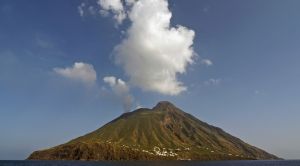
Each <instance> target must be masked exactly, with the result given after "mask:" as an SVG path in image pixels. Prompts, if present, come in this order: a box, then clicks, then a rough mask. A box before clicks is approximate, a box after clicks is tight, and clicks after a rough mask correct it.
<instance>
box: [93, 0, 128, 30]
mask: <svg viewBox="0 0 300 166" xmlns="http://www.w3.org/2000/svg"><path fill="white" fill-rule="evenodd" d="M98 4H99V6H100V7H101V8H102V10H100V13H102V14H103V13H106V14H105V15H107V12H108V11H110V12H112V13H113V14H114V19H115V20H116V21H117V23H118V24H121V23H122V22H123V20H124V19H125V18H126V13H125V11H124V6H123V4H122V1H121V0H98ZM105 11H106V12H105Z"/></svg>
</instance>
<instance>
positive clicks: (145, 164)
mask: <svg viewBox="0 0 300 166" xmlns="http://www.w3.org/2000/svg"><path fill="white" fill-rule="evenodd" d="M85 165H86V166H198V165H199V166H236V165H237V166H299V165H300V160H277V161H125V162H124V161H21V160H18V161H13V160H10V161H0V166H85Z"/></svg>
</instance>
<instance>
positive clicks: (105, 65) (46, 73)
mask: <svg viewBox="0 0 300 166" xmlns="http://www.w3.org/2000/svg"><path fill="white" fill-rule="evenodd" d="M82 3H84V4H85V5H86V6H85V7H84V8H83V9H84V14H83V15H82V16H81V15H80V13H79V10H78V7H79V6H80V5H81V4H82ZM89 6H94V7H97V3H96V0H95V1H93V0H89V1H87V0H65V1H61V0H51V1H50V0H49V1H46V0H45V1H38V0H27V1H17V0H15V1H14V0H2V1H0V133H1V136H0V159H24V158H26V157H27V156H28V155H29V154H30V153H31V152H32V151H34V150H37V149H43V148H47V147H51V146H54V145H57V144H61V143H64V142H66V141H68V140H70V139H72V138H75V137H77V136H80V135H83V134H85V133H87V132H90V131H93V130H95V129H97V128H99V127H100V126H102V125H103V124H105V123H107V122H109V121H110V120H112V119H113V118H116V117H117V116H119V115H120V114H122V113H123V112H124V111H123V108H122V101H123V99H128V98H130V101H131V110H133V109H134V108H136V107H138V106H142V107H150V108H151V107H153V106H154V105H155V104H156V103H157V102H158V101H160V100H169V101H171V102H173V103H175V104H176V105H177V106H178V107H180V108H182V109H183V110H184V111H186V112H189V113H191V114H193V115H195V116H196V117H197V118H199V119H201V120H203V121H206V122H208V123H210V124H212V125H216V126H218V127H221V128H223V129H224V130H225V131H227V132H229V133H231V134H233V135H235V136H237V137H239V138H241V139H243V140H244V141H246V142H248V143H250V144H252V145H255V146H258V147H261V148H263V149H265V150H267V151H268V152H270V153H274V154H276V155H278V156H280V157H283V158H287V159H296V158H298V159H299V158H300V143H299V140H300V134H299V131H300V122H299V117H300V111H299V108H300V102H299V98H300V89H299V85H300V77H299V76H300V66H299V61H300V56H299V53H300V45H299V44H300V21H299V18H300V11H299V6H300V1H298V0H285V1H282V0H264V1H261V0H251V1H250V0H226V1H218V0H201V1H199V0H189V1H179V0H169V6H168V7H169V10H170V12H171V13H172V18H171V25H170V26H171V27H174V26H176V25H182V26H184V27H186V28H187V29H185V31H188V30H192V31H194V33H195V34H194V37H193V38H192V37H186V38H184V39H185V40H186V41H193V43H192V47H193V51H194V53H196V54H197V55H193V58H192V59H193V60H192V61H193V63H186V64H185V67H184V73H182V74H180V73H178V70H179V69H177V70H176V71H175V73H176V80H175V81H174V80H172V81H171V82H168V83H174V82H175V83H176V82H177V83H178V82H181V83H182V85H181V87H185V88H186V90H183V91H180V92H179V91H178V93H176V94H170V92H172V90H173V89H169V91H163V90H165V89H159V88H160V87H161V86H160V85H161V84H160V83H161V82H159V83H158V85H159V86H158V87H152V89H147V86H144V85H143V84H142V83H141V81H143V80H140V78H141V77H138V78H137V80H138V81H135V79H136V78H135V76H134V75H133V74H132V73H130V71H131V70H129V69H127V68H125V67H124V66H122V65H120V64H118V63H116V57H117V56H120V55H116V53H115V51H114V50H115V47H116V46H117V45H119V44H120V43H121V42H122V41H124V39H126V38H128V36H126V32H127V31H128V30H129V29H130V27H131V25H132V22H133V20H129V19H128V18H127V19H124V20H123V22H122V23H118V22H117V20H114V19H113V18H112V17H113V15H114V14H120V13H113V12H112V10H110V11H109V10H108V12H110V13H109V15H108V16H105V17H104V16H103V14H102V15H101V14H98V13H96V14H95V13H93V11H92V10H88V7H89ZM98 7H99V6H98ZM95 10H96V9H95ZM91 11H92V12H91ZM127 35H128V34H127ZM125 48H126V47H125ZM142 51H143V50H142ZM167 51H170V50H167ZM171 51H172V50H171ZM133 53H134V52H133ZM167 53H168V52H167ZM121 55H124V57H126V56H129V54H125V53H122V54H121ZM205 60H206V61H205ZM208 61H209V64H208V63H207V62H208ZM76 62H77V63H80V64H83V65H82V66H83V68H81V67H79V68H80V69H85V70H84V72H83V75H84V76H82V75H79V76H78V74H77V75H73V73H71V74H70V73H68V74H66V71H67V69H70V70H71V69H74V68H72V67H74V64H75V63H76ZM122 63H125V64H127V63H129V62H127V61H126V59H125V60H123V61H122ZM210 63H211V64H210ZM129 64H131V62H130V63H129ZM139 65H142V66H145V68H146V67H147V65H149V64H143V63H142V64H139ZM79 66H80V65H79ZM171 67H173V66H171ZM55 69H56V70H55ZM58 70H59V71H61V72H57V71H58ZM138 70H139V71H140V70H141V71H143V69H142V68H139V69H138ZM164 70H166V71H168V73H169V74H170V73H171V74H172V72H174V71H173V70H175V69H173V68H172V70H169V69H168V68H167V69H165V68H164ZM72 71H74V70H72ZM76 71H77V70H76ZM91 72H92V75H91V77H88V78H87V77H85V76H86V73H88V74H91ZM94 76H96V78H95V77H94ZM107 76H114V77H116V78H118V79H121V80H120V82H118V81H116V80H114V81H112V82H109V81H103V78H104V77H107ZM145 76H146V78H147V77H151V76H150V75H149V76H148V75H145ZM167 76H169V75H167ZM143 78H144V77H143ZM112 80H113V79H112ZM147 81H148V80H147ZM150 81H152V80H150ZM168 88H169V87H168ZM175 88H176V86H175ZM173 92H174V91H173ZM127 97H128V98H127ZM123 104H124V103H123Z"/></svg>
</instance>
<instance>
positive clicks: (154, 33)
mask: <svg viewBox="0 0 300 166" xmlns="http://www.w3.org/2000/svg"><path fill="white" fill-rule="evenodd" d="M126 4H130V5H132V6H131V8H130V10H129V11H127V13H128V16H129V20H130V21H131V26H130V27H129V29H127V31H126V35H127V37H126V38H125V39H124V40H123V41H122V42H121V43H120V44H119V45H117V46H116V47H115V52H116V62H117V64H119V65H121V66H122V67H123V69H124V70H125V73H126V74H127V75H128V76H129V78H130V82H131V83H132V84H134V85H135V86H138V87H140V88H141V89H143V90H146V91H153V92H159V93H161V94H166V95H178V94H180V93H181V92H182V91H185V90H186V89H187V88H186V87H185V86H184V85H183V83H182V82H180V81H178V80H177V74H182V73H185V71H186V67H187V65H188V64H190V63H192V62H193V60H192V58H193V56H194V54H195V53H194V50H193V47H192V45H193V39H194V36H195V32H194V31H193V30H190V29H188V28H186V27H183V26H181V25H177V26H176V27H171V26H170V19H171V17H172V13H171V12H170V10H169V9H168V2H167V1H166V0H139V1H133V0H131V1H128V0H127V3H126ZM120 9H122V8H120Z"/></svg>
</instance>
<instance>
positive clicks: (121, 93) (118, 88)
mask: <svg viewBox="0 0 300 166" xmlns="http://www.w3.org/2000/svg"><path fill="white" fill-rule="evenodd" d="M103 81H104V82H105V83H107V84H108V85H109V86H110V87H111V89H112V91H113V92H114V94H115V95H116V96H117V97H118V99H119V100H121V102H122V104H123V109H124V111H125V112H128V111H130V110H131V108H132V103H133V97H132V95H131V94H130V93H129V87H128V85H127V84H126V82H124V81H123V80H122V79H117V78H116V77H114V76H107V77H104V78H103Z"/></svg>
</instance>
